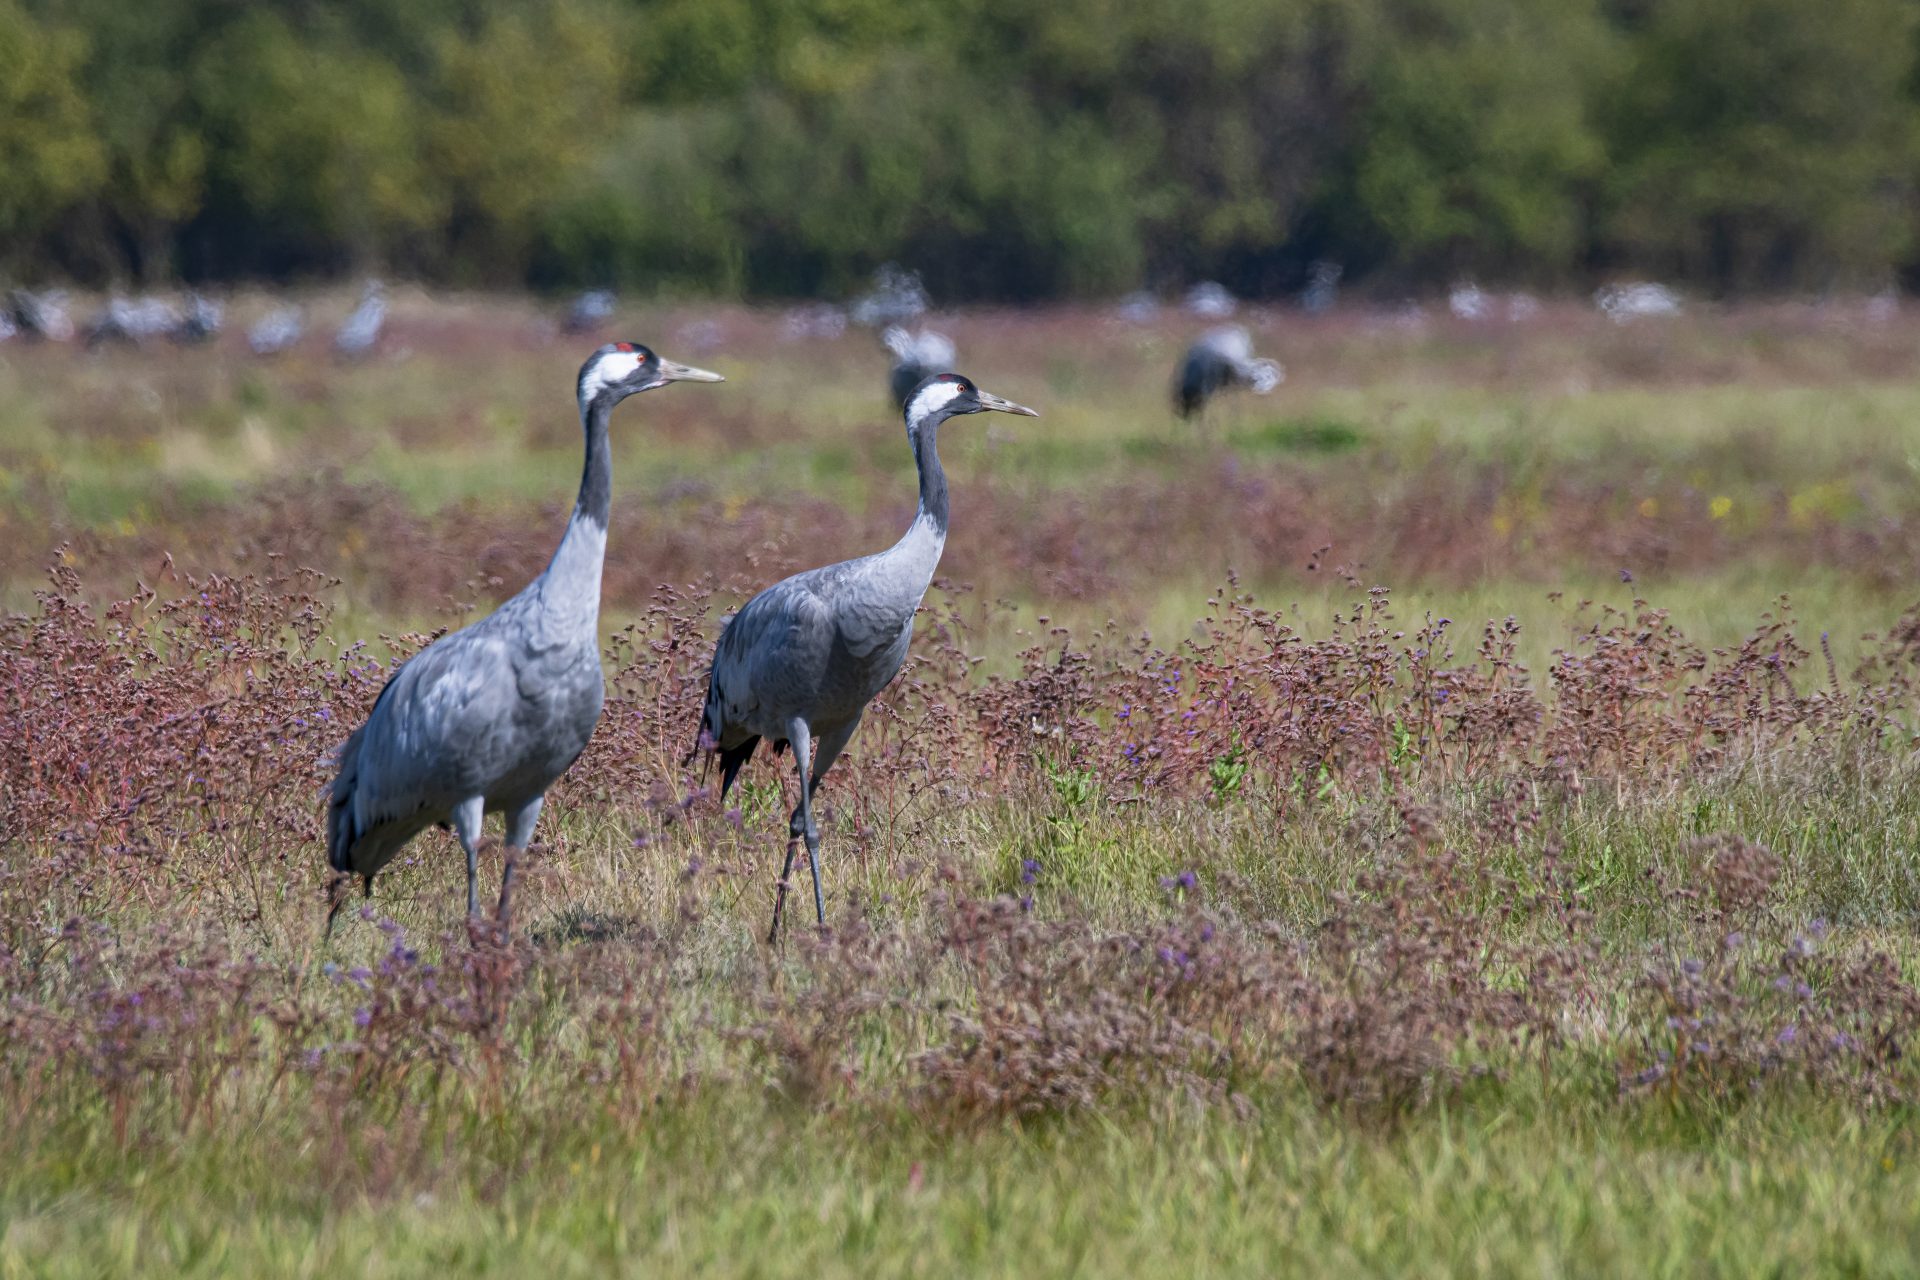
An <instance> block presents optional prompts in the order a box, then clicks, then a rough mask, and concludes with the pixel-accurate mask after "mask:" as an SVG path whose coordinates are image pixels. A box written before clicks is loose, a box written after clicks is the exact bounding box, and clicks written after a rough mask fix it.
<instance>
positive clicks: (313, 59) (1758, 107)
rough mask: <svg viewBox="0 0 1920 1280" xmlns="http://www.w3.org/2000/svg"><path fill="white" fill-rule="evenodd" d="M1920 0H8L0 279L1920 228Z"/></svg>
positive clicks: (629, 270)
mask: <svg viewBox="0 0 1920 1280" xmlns="http://www.w3.org/2000/svg"><path fill="white" fill-rule="evenodd" d="M1917 15H1920V0H1821V2H1820V3H1818V4H1815V3H1809V0H1048V3H1046V4H1034V3H1032V0H939V2H938V3H935V2H933V0H511V2H509V0H408V3H405V4H395V3H393V2H392V0H274V2H273V3H265V4H263V3H257V2H255V3H248V2H246V0H139V2H138V3H135V4H127V3H125V2H124V0H0V272H4V273H8V274H11V275H13V276H15V277H39V276H48V275H62V276H71V277H74V278H77V279H80V280H85V281H93V282H101V281H107V280H115V281H122V280H139V281H144V282H149V283H152V282H157V281H162V280H167V279H171V278H175V277H180V276H184V277H186V278H189V279H193V280H206V279H223V278H234V277H249V276H270V277H286V276H290V275H330V274H337V273H341V272H346V271H351V270H362V269H368V268H373V267H381V268H385V269H391V270H398V271H401V272H403V273H407V274H412V275H418V276H420V277H423V278H427V279H435V280H442V281H448V282H454V283H467V284H489V285H509V284H533V285H560V284H567V283H610V284H619V285H625V286H629V287H637V288H641V289H655V288H663V289H669V290H679V291H688V292H702V293H722V294H753V295H784V296H798V295H811V294H817V293H837V292H840V291H844V290H846V289H848V288H850V287H852V286H853V285H854V284H856V283H857V282H858V281H860V280H862V279H864V278H865V277H866V275H867V274H868V273H869V272H870V271H871V270H872V269H873V268H874V267H875V266H876V265H877V264H878V263H881V262H883V261H887V260H898V261H900V262H903V263H906V264H909V265H911V266H914V267H916V268H918V269H919V270H920V271H921V272H922V273H923V274H924V275H925V277H926V279H927V282H928V284H929V286H930V287H931V288H932V289H933V290H934V291H935V293H936V295H937V296H940V297H942V298H947V299H969V298H995V299H1013V300H1021V299H1040V298H1056V297H1070V296H1088V295H1099V294H1107V293H1113V292H1116V291H1121V290H1126V289H1131V288H1135V287H1138V286H1140V285H1142V284H1177V283H1181V282H1184V281H1188V280H1191V279H1195V278H1201V277H1210V278H1215V279H1219V280H1222V281H1224V282H1226V283H1227V284H1228V285H1229V286H1230V287H1233V288H1234V289H1236V290H1237V291H1239V292H1242V293H1247V294H1253V295H1272V294H1276V293H1280V292H1284V291H1288V290H1291V289H1294V288H1297V287H1298V286H1299V284H1300V282H1301V280H1302V279H1303V277H1304V276H1305V274H1306V271H1307V269H1308V266H1309V265H1310V264H1311V263H1312V262H1314V261H1315V260H1318V259H1331V260H1334V261H1338V262H1341V263H1343V264H1345V265H1346V267H1347V271H1348V278H1349V279H1354V278H1356V277H1370V278H1373V279H1375V280H1385V281H1390V282H1392V283H1393V284H1394V285H1396V286H1400V285H1411V286H1417V285H1420V284H1430V283H1435V282H1440V281H1444V280H1447V279H1451V278H1454V277H1456V276H1461V275H1473V276H1476V277H1478V278H1480V279H1482V280H1485V281H1489V282H1493V281H1499V282H1505V283H1527V284H1533V285H1536V286H1544V287H1552V286H1555V285H1580V284H1584V283H1587V282H1589V281H1591V280H1592V279H1593V278H1595V277H1596V276H1597V275H1599V274H1602V273H1606V272H1617V271H1626V270H1631V271H1637V272H1648V273H1653V274H1657V275H1660V276H1663V277H1667V278H1677V279H1682V280H1685V281H1687V282H1689V283H1691V284H1693V285H1694V286H1696V287H1700V288H1704V289H1708V290H1712V291H1716V292H1734V291H1742V290H1769V289H1806V288H1812V289H1821V288H1828V287H1849V288H1851V287H1873V286H1877V285H1880V284H1882V283H1885V282H1887V281H1888V280H1890V279H1891V278H1893V277H1894V276H1895V275H1896V274H1897V273H1899V272H1901V271H1903V270H1906V269H1911V268H1912V267H1913V266H1914V265H1915V264H1916V263H1920V245H1917V244H1916V238H1915V230H1916V216H1917V215H1920V210H1917V209H1916V204H1915V198H1914V197H1915V189H1916V179H1917V178H1920V147H1917V146H1916V142H1917V141H1920V129H1917V128H1916V126H1920V57H1916V52H1917V49H1920V46H1917V44H1916V30H1917V28H1920V24H1917V23H1916V16H1917Z"/></svg>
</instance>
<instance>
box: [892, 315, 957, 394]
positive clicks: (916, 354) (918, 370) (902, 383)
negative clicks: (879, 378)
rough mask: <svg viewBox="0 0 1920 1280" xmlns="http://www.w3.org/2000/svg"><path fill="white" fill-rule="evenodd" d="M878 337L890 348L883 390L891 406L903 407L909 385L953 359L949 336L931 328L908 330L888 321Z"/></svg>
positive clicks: (911, 390) (910, 390)
mask: <svg viewBox="0 0 1920 1280" xmlns="http://www.w3.org/2000/svg"><path fill="white" fill-rule="evenodd" d="M880 341H881V342H882V343H883V344H885V346H886V348H887V350H889V351H891V352H893V368H892V369H891V370H889V371H888V373H887V390H888V391H889V392H890V393H891V394H892V396H893V403H894V407H895V408H897V409H902V410H904V409H905V408H906V407H907V397H908V396H910V395H912V394H913V389H914V388H915V387H917V386H919V385H920V384H921V383H923V382H925V381H926V380H927V379H928V378H930V377H932V376H933V375H934V374H936V373H939V372H941V371H942V370H943V369H951V368H953V366H954V364H955V363H956V358H955V353H954V350H953V339H952V338H949V337H948V336H947V335H946V334H944V333H937V332H935V331H934V330H932V329H922V330H920V332H918V333H912V332H909V331H908V330H906V329H904V328H902V327H901V326H899V325H897V324H892V325H888V326H887V328H886V331H885V332H884V333H882V334H881V335H880Z"/></svg>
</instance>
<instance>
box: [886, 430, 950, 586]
mask: <svg viewBox="0 0 1920 1280" xmlns="http://www.w3.org/2000/svg"><path fill="white" fill-rule="evenodd" d="M908 434H909V436H910V437H911V438H912V440H913V461H914V465H915V466H916V467H918V468H919V471H920V510H919V511H918V512H916V513H915V515H914V517H913V523H912V524H910V525H908V526H907V532H906V534H905V535H904V536H903V537H902V538H901V539H900V541H899V542H897V543H895V544H894V548H893V551H892V553H891V554H892V555H893V556H894V557H896V558H897V559H898V560H899V561H900V562H902V563H903V564H905V565H906V566H907V567H908V570H909V572H910V574H911V575H912V576H913V577H914V578H915V579H917V580H918V581H919V583H920V589H921V591H922V592H924V591H925V590H926V584H927V583H928V582H931V581H932V580H933V571H934V569H935V568H936V567H938V566H939V564H940V553H941V551H942V550H944V549H945V548H946V545H947V473H946V471H945V469H943V468H942V467H941V465H940V440H939V435H940V420H939V419H937V418H935V419H932V420H930V421H927V422H922V423H921V424H920V425H919V426H918V427H917V428H914V429H913V430H911V431H910V432H909V433H908Z"/></svg>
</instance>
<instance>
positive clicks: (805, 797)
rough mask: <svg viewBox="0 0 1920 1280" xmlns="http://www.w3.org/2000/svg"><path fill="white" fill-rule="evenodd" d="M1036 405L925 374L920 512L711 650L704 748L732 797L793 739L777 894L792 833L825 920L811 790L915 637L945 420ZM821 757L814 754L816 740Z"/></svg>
mask: <svg viewBox="0 0 1920 1280" xmlns="http://www.w3.org/2000/svg"><path fill="white" fill-rule="evenodd" d="M984 409H997V410H1000V411H1002V412H1008V413H1020V414H1026V415H1029V416H1032V415H1033V410H1031V409H1026V408H1023V407H1021V406H1019V405H1015V404H1011V403H1009V402H1007V401H1005V400H1001V399H999V397H997V396H991V395H988V394H987V393H985V392H982V391H979V390H978V388H976V387H974V386H973V384H972V383H970V382H968V381H967V380H966V379H964V378H961V377H959V376H958V375H956V374H951V373H947V374H942V375H939V376H937V377H932V378H928V379H927V380H926V381H925V382H923V383H922V384H921V385H920V387H919V388H918V389H916V390H915V391H914V392H913V393H912V395H911V396H909V397H908V400H907V405H906V419H907V438H908V440H909V441H910V442H911V443H912V445H913V451H914V461H915V463H916V464H917V466H918V469H919V472H920V509H919V512H918V513H917V514H916V515H915V517H914V520H913V523H912V524H911V525H909V526H908V527H907V531H906V533H905V534H904V535H903V536H902V537H901V539H900V541H898V542H896V543H894V544H893V546H891V547H889V548H888V549H887V550H885V551H882V552H879V553H877V554H875V555H870V556H862V557H860V558H859V559H857V560H847V561H843V562H841V563H839V564H834V565H828V566H827V567H825V568H823V569H811V570H808V571H807V572H805V573H800V574H795V575H794V576H793V577H791V578H787V579H785V580H784V581H781V582H777V583H775V584H774V585H773V586H771V587H768V588H767V589H766V590H765V591H762V592H761V593H760V594H759V595H757V596H755V597H754V598H753V599H751V600H749V601H747V603H746V604H745V605H744V606H742V607H741V609H740V611H739V612H738V613H736V614H735V615H734V616H733V617H732V618H731V619H729V620H728V622H727V625H726V627H725V629H724V630H723V631H722V632H721V633H720V641H719V643H718V644H717V645H716V646H715V648H714V655H713V669H712V672H711V674H710V675H709V677H708V683H707V701H706V707H705V709H704V711H703V712H702V714H701V718H700V737H699V741H698V742H697V743H696V745H695V751H699V750H701V749H705V750H709V751H713V752H716V753H718V754H719V756H720V764H721V782H720V793H721V795H722V797H723V798H724V797H725V795H726V793H727V791H728V790H729V789H730V788H731V787H732V786H733V781H734V778H735V777H736V776H738V774H739V772H740V769H741V768H742V767H743V766H744V765H745V764H746V762H747V761H748V760H749V759H750V758H751V757H752V756H753V752H754V748H755V747H756V746H758V745H759V742H760V740H761V739H762V738H765V739H767V740H768V741H770V742H772V743H773V744H774V747H775V749H776V750H778V749H779V747H780V746H781V745H782V744H783V743H785V744H790V745H791V746H792V747H793V754H794V765H795V768H796V770H797V771H798V773H799V782H800V803H799V804H798V805H797V806H795V808H794V811H793V817H792V819H791V821H790V822H789V824H788V832H789V835H790V836H791V839H790V840H789V842H788V847H787V865H786V869H785V870H783V871H782V872H781V874H780V895H779V897H778V898H777V899H776V902H775V906H774V926H773V927H774V931H775V933H776V934H777V933H778V930H779V927H780V903H781V902H783V901H784V900H785V893H786V884H787V876H788V875H789V874H790V873H791V872H792V870H793V855H794V849H793V841H797V840H801V839H804V840H805V841H806V845H807V853H808V857H809V859H810V861H811V862H812V871H813V906H814V914H815V917H816V919H818V920H819V921H820V922H821V923H823V924H824V923H825V922H826V908H825V905H824V903H823V902H822V900H821V890H820V836H819V831H818V828H817V827H816V826H815V824H814V820H813V792H814V791H815V790H816V789H817V788H818V787H819V785H820V782H821V779H823V778H825V777H826V774H827V770H828V769H830V768H832V767H833V762H834V761H835V760H837V759H839V758H840V753H841V752H842V751H843V750H845V749H846V745H847V742H848V741H849V740H850V739H851V738H852V737H853V732H854V730H855V729H857V728H858V727H859V725H860V717H861V715H862V714H864V713H865V711H866V709H867V704H868V703H870V702H872V701H873V699H874V697H875V696H876V695H877V694H879V692H880V691H881V690H882V689H884V688H886V687H887V685H888V684H889V683H891V682H892V680H893V678H894V677H895V676H897V675H899V674H900V668H901V666H902V664H904V663H905V662H906V658H907V647H908V645H909V643H910V642H911V640H912V638H913V615H914V613H915V612H916V611H917V610H918V609H919V607H920V601H921V600H922V599H923V598H924V597H925V596H926V593H927V587H928V585H929V584H931V583H932V581H933V572H934V570H935V569H936V568H937V567H938V566H939V564H940V553H941V551H942V550H944V549H945V547H946V542H947V479H946V473H945V471H944V470H943V469H942V468H941V466H940V454H939V447H938V432H939V428H940V424H941V423H942V422H943V421H945V420H946V418H948V417H949V416H952V415H953V414H956V413H978V412H981V411H982V410H984ZM815 739H817V740H818V742H819V748H820V750H819V754H818V756H814V754H813V751H812V746H813V742H814V740H815Z"/></svg>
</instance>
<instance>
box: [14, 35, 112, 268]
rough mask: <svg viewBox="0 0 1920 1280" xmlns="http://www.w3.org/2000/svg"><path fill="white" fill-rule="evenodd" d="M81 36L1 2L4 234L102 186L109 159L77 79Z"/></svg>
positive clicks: (38, 220) (63, 208)
mask: <svg viewBox="0 0 1920 1280" xmlns="http://www.w3.org/2000/svg"><path fill="white" fill-rule="evenodd" d="M85 53H86V42H85V40H84V39H82V38H81V37H80V36H78V35H76V34H74V33H72V32H68V31H60V30H53V29H49V28H47V27H44V26H42V25H41V24H40V23H38V22H36V21H35V20H34V19H33V18H32V17H31V16H30V15H29V14H28V13H26V12H25V11H24V10H23V9H21V7H20V6H19V5H18V4H17V3H16V2H15V0H0V175H4V176H3V177H0V235H3V236H7V237H12V236H14V235H17V234H19V233H21V232H23V231H30V230H32V229H34V228H36V227H38V226H40V225H43V224H44V223H45V222H47V221H49V220H51V219H53V218H55V217H57V216H59V215H60V214H62V213H63V212H65V211H66V210H67V209H68V208H69V207H70V206H71V205H72V204H73V203H74V202H76V201H77V200H79V199H80V198H81V197H82V196H85V195H87V194H90V193H91V192H92V191H93V190H94V189H96V188H97V187H98V185H99V183H100V180H101V178H102V177H103V176H104V175H105V171H106V162H105V156H104V155H103V153H102V149H101V146H100V141H99V137H98V135H97V132H96V131H95V128H94V123H93V121H92V120H91V119H90V118H89V115H90V113H89V109H88V103H87V100H86V98H85V97H84V96H83V95H82V94H81V93H80V92H79V90H78V87H77V86H76V85H75V84H74V81H73V76H74V72H75V69H76V68H77V67H78V66H79V65H80V64H81V62H82V61H83V60H84V58H85Z"/></svg>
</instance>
